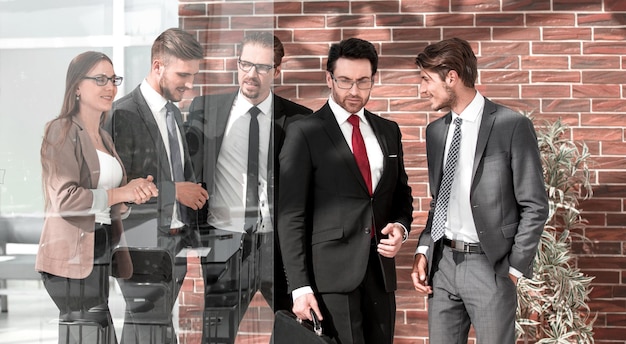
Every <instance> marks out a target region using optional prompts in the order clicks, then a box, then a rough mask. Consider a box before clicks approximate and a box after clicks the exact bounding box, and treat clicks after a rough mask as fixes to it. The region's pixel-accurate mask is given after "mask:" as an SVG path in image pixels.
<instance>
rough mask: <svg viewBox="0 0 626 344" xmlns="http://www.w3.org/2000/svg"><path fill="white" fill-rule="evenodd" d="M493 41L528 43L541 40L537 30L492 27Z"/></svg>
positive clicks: (539, 32)
mask: <svg viewBox="0 0 626 344" xmlns="http://www.w3.org/2000/svg"><path fill="white" fill-rule="evenodd" d="M492 30H493V39H494V40H498V41H528V40H529V39H530V40H539V39H541V31H540V29H539V28H515V29H511V28H501V27H494V28H492Z"/></svg>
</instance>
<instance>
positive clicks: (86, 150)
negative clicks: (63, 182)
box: [74, 119, 100, 189]
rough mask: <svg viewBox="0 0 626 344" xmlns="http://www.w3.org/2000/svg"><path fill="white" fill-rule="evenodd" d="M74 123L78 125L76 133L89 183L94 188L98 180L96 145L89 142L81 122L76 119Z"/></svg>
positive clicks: (98, 164) (89, 139)
mask: <svg viewBox="0 0 626 344" xmlns="http://www.w3.org/2000/svg"><path fill="white" fill-rule="evenodd" d="M74 125H76V126H77V127H78V129H77V135H78V140H79V144H80V147H81V151H82V153H83V159H84V161H85V163H86V164H87V170H88V171H90V173H89V177H90V180H89V182H90V183H91V187H92V188H94V189H95V188H96V187H97V186H98V181H99V180H100V161H99V160H98V153H97V152H96V147H95V146H94V145H93V143H92V142H91V138H89V134H88V133H87V130H83V126H82V124H81V123H80V122H78V120H77V119H76V120H74Z"/></svg>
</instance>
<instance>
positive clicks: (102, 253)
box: [35, 51, 158, 343]
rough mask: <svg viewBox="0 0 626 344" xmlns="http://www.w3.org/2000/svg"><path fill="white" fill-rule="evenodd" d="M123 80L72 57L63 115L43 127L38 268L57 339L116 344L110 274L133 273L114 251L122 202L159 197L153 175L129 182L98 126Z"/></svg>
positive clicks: (90, 60)
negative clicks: (53, 310)
mask: <svg viewBox="0 0 626 344" xmlns="http://www.w3.org/2000/svg"><path fill="white" fill-rule="evenodd" d="M121 82H122V77H119V76H116V75H115V73H114V71H113V64H112V62H111V60H110V59H109V58H108V57H107V56H106V55H104V54H102V53H98V52H93V51H88V52H85V53H82V54H80V55H78V56H76V57H75V58H74V59H73V60H72V61H71V63H70V65H69V68H68V71H67V77H66V86H65V95H64V99H63V106H62V108H61V113H60V115H59V116H58V117H57V118H56V119H54V120H52V121H50V122H49V123H48V124H47V125H46V130H45V133H44V138H43V143H42V145H41V164H42V174H43V187H44V193H45V202H46V204H45V220H44V226H43V231H42V234H41V239H40V243H39V250H38V253H37V260H36V263H35V268H36V269H37V270H38V271H40V272H41V274H42V279H43V282H44V286H45V287H46V290H47V291H48V293H49V294H50V297H51V298H52V299H53V301H54V302H55V304H56V305H57V307H58V308H59V311H60V322H59V323H60V326H59V343H61V342H63V343H65V342H66V340H69V341H70V342H79V343H88V342H94V343H95V342H96V341H95V340H98V342H101V343H102V342H105V343H116V336H115V331H114V329H113V326H112V322H111V316H110V313H109V310H108V290H109V278H108V277H109V275H114V276H117V277H122V278H124V277H126V278H128V277H130V276H131V274H132V264H131V261H130V255H129V254H128V252H127V251H124V250H123V249H118V250H116V251H115V255H113V250H114V249H115V248H116V247H119V246H120V244H122V245H123V244H124V236H123V228H122V222H121V219H122V216H123V215H124V214H125V213H127V212H128V211H129V208H128V207H127V205H126V204H125V203H131V202H132V203H144V202H146V201H147V200H149V199H150V198H151V197H155V196H157V194H158V191H157V189H156V186H155V185H154V183H152V176H147V177H146V178H137V179H134V180H132V181H130V182H128V183H127V182H126V174H125V171H124V166H123V165H122V162H121V161H120V159H119V157H118V155H117V153H116V152H115V148H114V147H115V146H114V145H113V142H112V140H111V137H110V136H109V135H108V134H107V132H106V131H104V130H103V129H101V124H102V123H103V121H104V116H105V114H106V113H107V112H108V111H110V109H111V106H112V103H113V100H114V98H115V95H116V94H117V86H118V85H120V84H121ZM89 322H91V323H94V322H95V323H99V327H95V328H98V330H97V331H88V330H85V331H82V329H81V331H74V330H73V326H74V327H76V326H81V325H80V324H81V323H89ZM76 333H80V334H79V335H78V338H76V336H75V335H76ZM88 336H92V337H88ZM94 336H97V337H94ZM103 339H104V340H103Z"/></svg>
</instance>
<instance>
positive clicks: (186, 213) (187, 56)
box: [107, 28, 208, 343]
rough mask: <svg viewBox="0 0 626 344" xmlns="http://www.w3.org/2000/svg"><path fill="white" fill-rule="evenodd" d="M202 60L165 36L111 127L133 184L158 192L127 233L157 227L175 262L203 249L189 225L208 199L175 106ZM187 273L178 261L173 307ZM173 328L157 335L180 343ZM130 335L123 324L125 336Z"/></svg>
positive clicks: (174, 32) (190, 43)
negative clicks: (189, 250)
mask: <svg viewBox="0 0 626 344" xmlns="http://www.w3.org/2000/svg"><path fill="white" fill-rule="evenodd" d="M203 56H204V50H203V49H202V46H201V45H200V44H199V43H198V41H197V40H196V39H195V38H194V37H193V36H192V35H191V34H189V33H187V32H185V31H183V30H180V29H177V28H172V29H168V30H166V31H164V32H163V33H161V34H160V35H159V36H158V37H157V38H156V40H155V41H154V44H153V45H152V53H151V65H150V72H149V74H148V76H147V77H146V78H145V79H144V80H143V81H142V83H141V84H140V85H139V86H137V87H136V88H135V89H134V90H133V91H132V92H131V93H129V94H127V95H126V96H124V97H123V98H121V99H119V100H118V101H116V102H115V103H114V104H113V112H112V115H111V118H110V122H109V123H107V130H109V132H110V133H111V136H112V137H113V141H114V142H115V148H116V149H117V152H118V154H119V156H120V158H121V160H122V162H123V164H124V168H125V169H126V173H127V174H128V176H129V178H130V179H134V178H138V177H139V176H142V177H143V176H146V175H152V176H154V183H155V184H156V185H157V187H158V189H159V196H158V198H156V199H152V200H150V201H148V202H147V203H145V204H142V205H134V206H133V209H132V211H131V214H130V216H129V217H128V219H126V220H125V221H124V228H125V229H126V230H127V231H128V230H133V228H137V229H136V230H135V231H142V232H143V230H144V228H145V227H146V226H150V227H151V226H153V224H154V223H156V225H155V226H156V227H157V231H156V233H157V234H156V236H157V238H156V242H157V245H158V247H160V248H163V249H165V250H167V251H169V253H170V254H171V256H172V259H174V257H176V256H177V254H178V253H179V252H180V251H181V250H182V249H183V248H185V247H197V246H199V244H200V242H199V235H198V232H197V230H196V229H194V228H193V227H191V226H190V224H191V219H193V218H195V217H196V215H195V212H196V211H197V209H199V208H202V206H203V205H204V204H205V202H206V201H207V199H208V194H207V192H206V190H204V189H203V188H202V187H201V186H200V185H199V184H197V183H196V182H195V179H194V172H193V167H192V165H191V160H190V158H189V153H188V149H187V144H186V142H185V140H184V135H183V134H184V133H183V131H182V116H181V113H180V110H179V109H178V107H176V106H175V105H174V104H173V103H174V102H179V101H180V100H181V99H182V98H183V94H184V93H185V92H186V91H187V90H190V89H191V88H192V87H193V80H194V76H195V75H196V74H197V73H198V71H199V69H200V61H201V60H202V59H203ZM168 122H169V123H168ZM155 219H156V221H154V220H155ZM142 225H143V226H142ZM141 235H143V236H144V237H146V242H153V240H154V238H147V236H148V235H149V233H142V234H140V236H141ZM139 245H141V246H146V245H144V244H143V243H139ZM148 245H149V244H148ZM154 263H155V264H158V263H159V262H154ZM186 272H187V264H186V257H179V258H177V262H176V265H175V267H174V272H173V273H174V278H175V279H176V281H175V289H174V290H171V295H167V296H166V297H169V298H171V300H172V302H173V300H176V298H177V295H178V292H179V290H180V287H181V285H182V283H183V280H184V278H185V274H186ZM146 297H147V296H146ZM170 327H171V328H170V329H168V331H166V332H159V333H168V336H171V338H169V339H168V340H171V342H172V343H176V334H175V332H174V328H173V326H172V325H170ZM127 329H128V328H127V326H126V324H125V327H124V331H125V332H126V331H127ZM134 330H135V332H137V334H136V336H137V338H139V339H140V340H138V342H146V343H148V342H152V340H151V339H150V338H151V337H150V335H151V333H150V331H149V330H143V329H141V330H138V329H137V328H135V329H134ZM143 336H145V337H143ZM126 337H129V336H126V335H125V334H123V337H122V342H124V341H125V340H126ZM134 339H135V338H133V339H132V340H134ZM132 340H131V341H132ZM159 342H160V341H159ZM168 342H169V341H168ZM133 343H134V341H133Z"/></svg>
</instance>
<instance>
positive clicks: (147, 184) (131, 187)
mask: <svg viewBox="0 0 626 344" xmlns="http://www.w3.org/2000/svg"><path fill="white" fill-rule="evenodd" d="M153 180H154V177H152V176H151V175H149V176H147V177H146V178H135V179H133V180H131V181H130V182H128V184H126V185H124V186H123V187H121V188H125V189H126V190H125V191H126V193H127V196H128V197H129V198H128V199H127V200H125V201H124V202H133V203H135V204H142V203H146V202H147V201H149V200H150V198H152V197H157V196H158V195H159V190H158V189H157V187H156V185H154V183H153Z"/></svg>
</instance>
